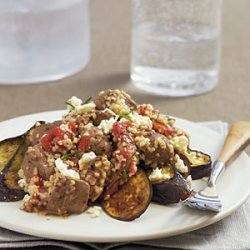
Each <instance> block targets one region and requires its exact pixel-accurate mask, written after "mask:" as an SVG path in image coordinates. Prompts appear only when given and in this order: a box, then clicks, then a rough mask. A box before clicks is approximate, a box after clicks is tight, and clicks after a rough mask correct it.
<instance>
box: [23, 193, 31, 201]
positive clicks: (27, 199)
mask: <svg viewBox="0 0 250 250" xmlns="http://www.w3.org/2000/svg"><path fill="white" fill-rule="evenodd" d="M29 199H30V195H28V194H26V195H24V197H23V202H28V201H29Z"/></svg>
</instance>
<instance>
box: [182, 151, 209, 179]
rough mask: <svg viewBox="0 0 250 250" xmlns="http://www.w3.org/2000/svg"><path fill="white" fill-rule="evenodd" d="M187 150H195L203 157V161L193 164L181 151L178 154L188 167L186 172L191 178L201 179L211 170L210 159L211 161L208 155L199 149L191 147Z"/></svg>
mask: <svg viewBox="0 0 250 250" xmlns="http://www.w3.org/2000/svg"><path fill="white" fill-rule="evenodd" d="M189 152H195V153H196V154H199V155H203V158H204V162H203V163H202V164H200V165H194V164H192V162H191V161H190V159H188V158H187V156H185V155H183V154H181V153H180V154H179V155H180V157H181V159H182V160H183V161H184V163H185V165H187V166H188V169H189V173H188V174H190V175H191V177H192V180H197V179H201V178H203V177H208V176H209V175H210V173H211V170H212V161H211V157H210V155H208V154H205V153H203V152H201V151H198V150H192V149H189ZM206 159H207V160H206ZM205 160H206V161H205Z"/></svg>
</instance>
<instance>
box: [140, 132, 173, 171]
mask: <svg viewBox="0 0 250 250" xmlns="http://www.w3.org/2000/svg"><path fill="white" fill-rule="evenodd" d="M148 138H149V144H147V145H145V146H142V147H139V150H140V151H141V152H142V155H143V156H144V158H145V159H144V161H145V165H148V166H151V167H160V166H164V165H165V164H167V163H169V161H170V160H171V159H172V158H173V156H174V150H173V147H172V145H171V144H170V143H169V142H168V139H167V138H166V136H164V135H162V134H159V133H155V132H153V133H152V134H151V135H149V137H148ZM137 146H138V145H137Z"/></svg>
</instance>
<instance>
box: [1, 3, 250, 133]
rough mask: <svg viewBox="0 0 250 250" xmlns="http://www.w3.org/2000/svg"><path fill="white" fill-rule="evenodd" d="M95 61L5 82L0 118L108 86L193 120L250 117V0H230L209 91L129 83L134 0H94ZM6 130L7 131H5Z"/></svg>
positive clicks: (52, 105) (56, 104) (59, 104)
mask: <svg viewBox="0 0 250 250" xmlns="http://www.w3.org/2000/svg"><path fill="white" fill-rule="evenodd" d="M90 2H91V33H92V34H91V35H92V56H91V61H90V63H89V64H88V66H87V68H85V69H84V70H83V71H82V72H80V73H78V74H76V75H74V76H71V77H68V78H66V79H63V80H60V81H57V82H51V83H46V84H38V85H22V86H0V121H3V120H6V119H9V118H13V117H16V116H20V115H24V114H29V113H35V112H40V111H47V110H55V109H63V108H64V107H65V105H64V102H65V100H67V99H68V98H69V97H71V96H72V95H77V96H79V97H82V98H83V99H84V98H85V97H89V96H95V95H96V94H97V93H98V91H100V90H102V89H106V88H120V89H124V90H127V91H128V92H129V93H130V94H132V95H133V97H134V98H135V100H136V101H137V102H138V103H140V102H147V103H152V104H154V105H155V106H156V107H157V108H158V109H160V110H161V111H162V112H165V113H168V114H171V115H175V116H178V117H183V118H186V119H189V120H193V121H206V120H224V121H228V122H232V121H235V120H239V119H245V120H250V97H249V93H250V42H249V40H250V28H249V23H250V15H249V9H250V1H249V0H237V1H236V0H225V1H224V2H225V6H224V17H223V53H222V65H221V76H220V83H219V85H218V87H217V88H216V89H215V90H214V91H213V92H210V93H208V94H205V95H200V96H195V97H188V98H166V97H157V96H152V95H148V94H145V93H141V92H140V91H138V90H136V89H135V88H134V87H133V86H132V85H131V84H130V82H129V62H130V31H131V20H130V19H131V9H130V7H131V6H130V0H120V1H118V0H102V1H100V0H91V1H90ZM1 133H3V131H1Z"/></svg>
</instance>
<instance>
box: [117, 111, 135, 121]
mask: <svg viewBox="0 0 250 250" xmlns="http://www.w3.org/2000/svg"><path fill="white" fill-rule="evenodd" d="M119 116H120V117H122V118H125V119H127V120H129V121H130V122H132V121H133V120H132V118H131V117H130V113H120V114H119Z"/></svg>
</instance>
